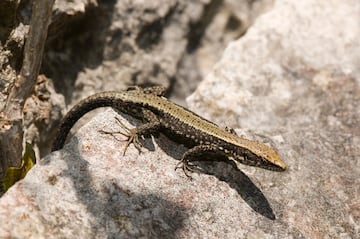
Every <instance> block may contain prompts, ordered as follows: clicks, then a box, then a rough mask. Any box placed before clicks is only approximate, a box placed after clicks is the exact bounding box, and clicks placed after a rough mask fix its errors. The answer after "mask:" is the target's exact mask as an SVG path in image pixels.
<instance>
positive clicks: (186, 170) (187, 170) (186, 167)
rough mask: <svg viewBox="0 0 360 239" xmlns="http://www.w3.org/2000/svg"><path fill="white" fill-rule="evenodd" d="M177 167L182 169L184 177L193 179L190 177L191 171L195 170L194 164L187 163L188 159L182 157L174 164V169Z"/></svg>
mask: <svg viewBox="0 0 360 239" xmlns="http://www.w3.org/2000/svg"><path fill="white" fill-rule="evenodd" d="M179 168H181V169H182V170H183V172H184V174H185V175H186V177H187V178H188V179H190V180H192V179H193V178H192V177H191V173H193V172H195V171H196V170H195V169H194V165H192V164H190V163H189V160H187V159H182V160H181V161H180V162H179V163H177V164H176V166H175V171H176V170H177V169H179Z"/></svg>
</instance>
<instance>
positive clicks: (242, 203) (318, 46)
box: [0, 0, 360, 238]
mask: <svg viewBox="0 0 360 239" xmlns="http://www.w3.org/2000/svg"><path fill="white" fill-rule="evenodd" d="M359 18H360V14H359V3H358V2H357V1H355V0H353V1H351V0H347V1H341V2H339V1H311V0H304V1H290V0H287V1H276V2H275V4H274V7H273V9H271V10H270V11H269V12H268V13H266V14H264V15H263V16H261V17H260V18H259V19H258V20H257V21H256V23H255V25H253V26H252V27H251V28H250V29H249V30H248V32H247V33H246V35H245V36H244V37H242V38H241V39H240V40H238V41H236V42H233V43H232V44H230V45H229V47H228V48H227V49H226V50H225V53H224V55H223V58H222V59H221V61H220V62H219V63H218V64H217V65H216V67H215V68H214V70H213V71H211V72H210V74H209V75H208V76H207V78H206V80H205V81H204V82H203V83H202V84H201V85H200V87H199V88H198V90H197V91H196V92H195V94H194V95H193V96H192V97H190V99H189V105H190V108H192V109H194V110H196V112H197V113H199V114H200V115H203V116H205V117H206V118H208V119H211V120H214V121H216V122H217V123H219V124H220V125H222V126H225V125H227V126H230V127H234V128H235V129H236V131H237V132H238V133H239V134H243V135H245V136H247V137H249V138H253V139H256V140H259V141H263V142H265V143H269V144H271V145H273V146H274V147H275V148H277V149H278V150H279V152H280V154H281V155H282V156H283V159H284V161H285V162H286V163H287V165H288V170H287V171H285V172H282V173H277V172H272V171H267V170H263V169H258V168H253V167H247V166H243V165H237V167H233V165H230V164H228V163H226V162H204V163H201V166H202V167H204V169H205V173H203V174H199V175H198V174H194V175H193V177H194V180H192V181H189V180H187V178H186V177H185V176H184V174H183V173H182V172H181V171H180V170H178V171H174V167H175V165H176V164H177V162H178V161H177V160H176V159H179V158H180V157H181V154H182V152H183V151H184V150H185V149H184V148H183V147H180V146H179V145H178V144H175V143H172V142H171V141H169V139H167V138H166V137H164V136H161V135H160V137H159V138H156V139H155V140H152V139H146V140H145V141H144V145H145V146H146V147H145V148H144V149H143V150H142V153H141V154H138V152H137V150H136V149H135V148H134V146H130V147H129V149H128V151H127V152H126V154H125V156H123V149H124V145H125V142H123V141H118V140H115V139H114V138H113V137H112V136H110V135H104V134H101V133H99V132H98V130H100V129H103V130H117V129H119V126H118V125H117V124H115V120H114V117H115V116H116V114H115V113H114V112H113V111H111V110H110V111H107V112H106V113H105V114H101V115H98V116H97V117H96V118H94V119H93V120H92V121H90V122H89V123H88V124H86V126H84V127H83V128H81V129H80V130H79V131H78V132H77V133H76V135H75V137H73V138H72V139H71V141H70V143H69V144H68V145H67V146H65V148H64V149H63V150H61V151H59V152H55V153H53V154H51V155H49V156H47V157H45V158H44V159H43V160H42V161H41V162H40V163H39V164H38V165H36V166H35V168H34V169H33V170H31V171H30V172H29V174H28V175H27V176H26V178H25V179H24V180H22V181H21V182H19V183H17V184H16V185H15V186H14V187H13V188H11V189H10V190H9V191H8V192H7V193H6V194H5V195H4V196H3V197H2V198H1V199H0V221H1V222H2V224H1V225H0V235H2V236H4V237H10V236H11V237H15V238H64V237H65V238H68V237H71V238H72V237H74V235H76V236H77V237H79V238H103V237H109V238H359V236H358V235H359V230H360V227H359V225H360V213H359V212H360V202H359V198H360V186H359V185H360V177H359V175H360V129H359V126H360V122H359V121H360V118H359V115H360V107H359V103H360V90H359V84H360V67H359V62H360V59H359V58H360V54H359V53H360V43H359V41H358V39H360V25H359V24H358V23H359V22H360V19H359ZM123 120H124V121H125V119H123ZM135 123H136V122H135ZM240 127H241V129H240ZM119 138H120V139H122V138H121V137H120V136H119Z"/></svg>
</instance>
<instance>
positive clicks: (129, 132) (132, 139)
mask: <svg viewBox="0 0 360 239" xmlns="http://www.w3.org/2000/svg"><path fill="white" fill-rule="evenodd" d="M115 119H116V121H117V122H118V124H120V125H121V127H122V128H123V129H124V130H125V131H126V132H121V131H115V132H109V131H104V130H100V132H101V133H104V134H110V135H114V134H121V135H123V136H125V137H127V140H126V141H127V143H126V145H125V149H124V153H123V155H125V153H126V150H127V149H128V147H129V146H130V144H131V143H133V144H134V146H135V148H136V149H137V150H138V151H139V153H141V148H142V145H141V143H140V141H139V136H138V131H137V129H136V128H133V129H130V128H129V127H127V126H126V125H124V123H123V122H121V120H120V119H119V118H117V117H116V118H115Z"/></svg>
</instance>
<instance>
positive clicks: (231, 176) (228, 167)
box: [142, 135, 276, 220]
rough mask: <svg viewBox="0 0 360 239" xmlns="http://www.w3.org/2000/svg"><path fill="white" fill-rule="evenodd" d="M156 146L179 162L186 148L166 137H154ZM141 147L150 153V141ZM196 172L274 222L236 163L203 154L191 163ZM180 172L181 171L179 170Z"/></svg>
mask: <svg viewBox="0 0 360 239" xmlns="http://www.w3.org/2000/svg"><path fill="white" fill-rule="evenodd" d="M155 142H156V144H157V145H158V146H159V147H160V148H161V149H162V150H163V151H164V152H165V153H166V154H167V155H169V156H170V157H172V158H174V159H177V160H180V159H181V157H182V155H183V153H184V152H185V151H186V150H187V148H186V147H185V146H183V145H179V144H177V143H176V142H173V141H171V140H169V139H168V138H167V137H166V136H163V135H160V136H159V137H155ZM142 143H143V146H144V147H145V148H147V149H148V150H150V151H152V150H153V149H154V146H151V145H152V143H151V140H143V142H142ZM192 164H193V165H194V169H195V171H196V172H199V173H204V174H207V175H212V176H215V177H216V178H218V179H219V180H220V181H223V182H226V183H227V184H228V185H229V186H230V187H231V188H233V189H235V190H236V191H237V193H238V194H239V195H240V196H241V198H242V199H244V201H245V202H246V203H247V204H248V205H249V206H250V208H252V209H253V210H254V211H255V212H257V213H259V214H261V215H262V216H264V217H266V218H268V219H270V220H275V219H276V217H275V214H274V212H273V210H272V208H271V206H270V203H269V201H268V200H267V199H266V197H265V195H264V194H263V193H262V192H261V190H260V189H259V188H258V187H257V186H256V185H255V184H254V183H253V182H252V181H251V179H250V178H249V177H248V176H247V175H246V174H245V173H243V172H242V171H241V170H240V169H239V168H238V167H237V165H236V163H235V162H234V161H233V160H231V159H229V158H228V157H226V156H225V155H222V154H216V153H203V154H202V155H200V156H199V159H198V160H196V161H192ZM180 170H182V169H180Z"/></svg>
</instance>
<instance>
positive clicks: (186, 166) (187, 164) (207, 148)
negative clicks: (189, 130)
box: [175, 144, 224, 178]
mask: <svg viewBox="0 0 360 239" xmlns="http://www.w3.org/2000/svg"><path fill="white" fill-rule="evenodd" d="M209 152H212V153H219V154H222V155H224V153H223V152H222V151H221V150H219V148H218V147H216V146H214V145H209V144H201V145H197V146H195V147H193V148H191V149H189V150H188V151H186V152H185V153H184V155H183V156H182V159H181V161H180V162H179V163H178V164H177V165H176V167H175V170H176V169H178V168H181V169H182V170H183V171H184V173H185V175H186V176H187V177H189V178H191V176H190V175H189V173H192V172H194V171H196V170H194V165H192V164H191V161H200V160H201V159H197V158H196V156H199V155H202V154H204V153H209Z"/></svg>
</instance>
